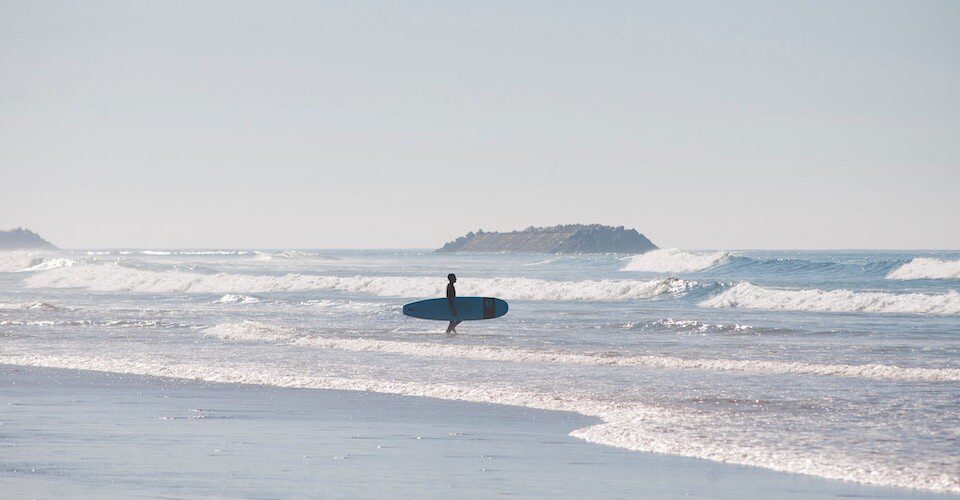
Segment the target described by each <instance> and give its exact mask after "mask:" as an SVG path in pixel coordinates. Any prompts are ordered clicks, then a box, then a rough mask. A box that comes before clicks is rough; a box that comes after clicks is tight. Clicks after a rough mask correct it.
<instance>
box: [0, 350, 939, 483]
mask: <svg viewBox="0 0 960 500" xmlns="http://www.w3.org/2000/svg"><path fill="white" fill-rule="evenodd" d="M594 423H596V420H595V419H593V418H588V417H584V416H582V415H578V414H573V413H564V412H551V411H541V410H531V409H525V408H517V407H510V406H501V405H492V404H477V403H465V402H459V401H447V400H440V399H432V398H418V397H406V396H395V395H384V394H376V393H369V392H356V391H333V390H318V389H291V388H277V387H266V386H253V385H237V384H217V383H208V382H199V381H189V380H178V379H167V378H157V377H144V376H134V375H120V374H110V373H101V372H87V371H77V370H61V369H49V368H34V367H19V366H11V365H0V484H2V485H3V489H4V496H8V497H50V496H58V495H63V496H68V497H99V496H127V497H130V496H138V497H164V498H170V497H245V498H278V497H305V496H311V497H343V498H346V497H352V498H356V497H383V496H392V497H399V496H403V497H452V496H458V497H469V498H475V497H490V496H495V495H509V496H519V497H580V498H585V497H607V498H637V497H647V498H679V497H683V498H690V497H709V498H736V499H740V500H742V499H744V498H839V497H843V498H850V497H870V498H905V497H908V498H948V497H950V496H949V495H935V494H929V493H925V492H919V491H913V490H900V489H891V488H879V487H870V486H862V485H858V484H853V483H846V482H840V481H831V480H825V479H819V478H815V477H809V476H802V475H795V474H782V473H777V472H773V471H769V470H765V469H759V468H752V467H743V466H736V465H726V464H720V463H715V462H710V461H705V460H696V459H688V458H682V457H674V456H666V455H658V454H651V453H637V452H631V451H626V450H621V449H617V448H610V447H606V446H600V445H595V444H591V443H587V442H584V441H580V440H577V439H575V438H572V437H570V436H569V435H568V433H569V432H570V431H571V430H573V429H577V428H581V427H585V426H588V425H592V424H594Z"/></svg>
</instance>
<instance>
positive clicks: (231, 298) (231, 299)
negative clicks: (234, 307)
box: [217, 293, 260, 304]
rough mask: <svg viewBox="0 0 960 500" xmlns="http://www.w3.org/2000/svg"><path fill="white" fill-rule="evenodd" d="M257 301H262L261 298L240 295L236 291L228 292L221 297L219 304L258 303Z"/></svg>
mask: <svg viewBox="0 0 960 500" xmlns="http://www.w3.org/2000/svg"><path fill="white" fill-rule="evenodd" d="M257 302H260V299H259V298H257V297H252V296H250V295H238V294H235V293H228V294H226V295H224V296H223V297H220V300H217V304H256V303H257Z"/></svg>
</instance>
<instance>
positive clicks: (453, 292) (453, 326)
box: [447, 273, 460, 333]
mask: <svg viewBox="0 0 960 500" xmlns="http://www.w3.org/2000/svg"><path fill="white" fill-rule="evenodd" d="M447 280H448V281H450V282H449V283H447V304H448V305H449V306H450V312H451V314H452V315H453V317H454V318H456V317H457V316H458V315H457V306H456V305H455V304H454V302H455V301H454V299H456V298H457V289H456V287H454V286H453V284H454V283H456V282H457V275H456V274H453V273H450V274H448V275H447ZM459 324H460V322H459V321H454V320H450V324H449V325H447V333H457V325H459Z"/></svg>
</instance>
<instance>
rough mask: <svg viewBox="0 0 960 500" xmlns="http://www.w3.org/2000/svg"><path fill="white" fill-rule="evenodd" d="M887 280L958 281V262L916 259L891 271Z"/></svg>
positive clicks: (959, 262) (959, 264) (959, 273)
mask: <svg viewBox="0 0 960 500" xmlns="http://www.w3.org/2000/svg"><path fill="white" fill-rule="evenodd" d="M887 279H891V280H921V279H931V280H940V279H960V260H941V259H931V258H926V257H918V258H916V259H913V260H911V261H910V262H907V263H906V264H904V265H902V266H900V267H898V268H896V269H894V270H893V271H890V274H887Z"/></svg>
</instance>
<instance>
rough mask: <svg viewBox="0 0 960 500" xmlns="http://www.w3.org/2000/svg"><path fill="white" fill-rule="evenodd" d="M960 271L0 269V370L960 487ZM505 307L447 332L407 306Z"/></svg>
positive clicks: (401, 257)
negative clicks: (416, 405)
mask: <svg viewBox="0 0 960 500" xmlns="http://www.w3.org/2000/svg"><path fill="white" fill-rule="evenodd" d="M958 265H960V253H956V252H924V253H920V252H773V251H766V252H736V251H731V252H723V251H720V252H717V251H710V252H688V251H682V250H660V251H656V252H651V253H648V254H644V255H640V256H623V255H582V256H571V255H436V254H433V253H431V252H416V251H266V250H249V249H228V250H222V249H198V250H175V251H172V250H152V249H140V250H134V249H130V250H117V251H96V252H94V251H91V252H56V253H33V252H12V253H0V345H2V346H3V349H2V350H0V362H3V363H13V364H25V365H36V366H54V367H65V368H80V369H91V370H103V371H113V372H124V373H139V374H146V375H162V376H173V377H187V378H197V379H203V380H211V381H224V382H246V383H257V384H268V385H277V386H294V387H326V388H338V389H358V390H374V391H381V392H390V393H399V394H410V395H425V396H434V397H440V398H447V399H462V400H469V401H482V402H495V403H504V404H513V405H522V406H530V407H537V408H546V409H559V410H569V411H576V412H580V413H583V414H587V415H594V416H598V417H600V418H601V419H602V420H603V422H604V423H603V424H601V425H597V426H593V427H588V428H585V429H579V430H577V431H575V432H574V435H575V436H577V437H580V438H583V439H587V440H590V441H594V442H598V443H603V444H608V445H612V446H618V447H623V448H629V449H635V450H643V451H655V452H663V453H671V454H677V455H684V456H691V457H699V458H705V459H710V460H718V461H725V462H732V463H740V464H747V465H755V466H761V467H767V468H771V469H775V470H781V471H788V472H798V473H804V474H812V475H817V476H821V477H827V478H834V479H845V480H852V481H860V482H864V483H871V484H879V485H888V486H900V487H908V488H921V489H926V490H932V491H948V492H960V457H958V454H957V453H956V450H957V449H958V448H960V435H958V434H957V429H958V428H960V416H958V415H960V335H958V334H960V294H958V290H960V276H958V275H957V273H956V269H957V266H958ZM449 272H454V273H456V274H457V276H458V278H459V282H458V283H457V289H458V294H459V295H484V296H496V297H500V298H503V299H505V300H508V301H510V303H511V309H510V313H509V314H508V315H507V316H505V317H503V318H501V319H499V320H494V321H482V322H467V323H464V324H462V325H461V326H460V327H459V330H460V331H461V334H460V335H457V336H452V337H449V336H445V335H443V330H444V327H445V324H440V323H431V322H425V321H419V320H414V319H411V318H406V317H404V316H402V315H401V313H400V309H401V306H402V305H403V304H404V303H405V302H409V301H411V300H413V299H421V298H428V297H435V296H442V295H443V291H444V288H445V286H446V280H445V276H446V274H447V273H449Z"/></svg>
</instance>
